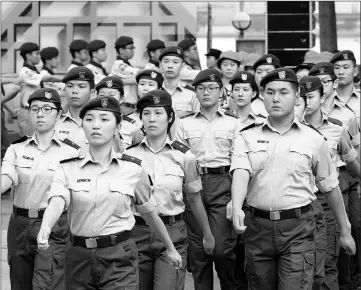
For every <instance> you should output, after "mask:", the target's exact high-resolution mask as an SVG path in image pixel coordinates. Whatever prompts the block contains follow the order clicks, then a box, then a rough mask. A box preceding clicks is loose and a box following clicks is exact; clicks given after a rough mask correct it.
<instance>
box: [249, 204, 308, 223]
mask: <svg viewBox="0 0 361 290" xmlns="http://www.w3.org/2000/svg"><path fill="white" fill-rule="evenodd" d="M310 210H311V204H308V205H305V206H302V207H299V208H292V209H286V210H276V211H265V210H260V209H257V208H255V207H252V206H250V207H249V211H250V212H251V213H252V214H253V215H254V216H256V217H261V218H264V219H270V220H272V221H278V220H286V219H294V218H298V217H300V216H301V214H304V213H306V212H309V211H310Z"/></svg>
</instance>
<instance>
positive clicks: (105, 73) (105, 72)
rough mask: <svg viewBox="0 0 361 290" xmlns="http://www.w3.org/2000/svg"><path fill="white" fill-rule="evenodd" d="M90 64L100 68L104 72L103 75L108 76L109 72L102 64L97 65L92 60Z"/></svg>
mask: <svg viewBox="0 0 361 290" xmlns="http://www.w3.org/2000/svg"><path fill="white" fill-rule="evenodd" d="M89 63H90V64H92V65H93V66H96V67H97V68H100V69H101V70H102V72H103V74H104V75H106V76H108V73H107V71H106V70H105V68H104V67H103V66H102V65H101V64H100V63H97V62H95V61H94V60H91V61H90V62H89Z"/></svg>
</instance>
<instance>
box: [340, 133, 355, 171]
mask: <svg viewBox="0 0 361 290" xmlns="http://www.w3.org/2000/svg"><path fill="white" fill-rule="evenodd" d="M338 151H339V154H340V156H341V160H342V161H343V162H345V163H346V164H349V163H350V162H352V161H354V160H355V159H356V158H357V151H356V150H355V148H353V147H352V144H351V140H350V136H349V134H348V132H347V131H346V129H345V128H344V127H343V128H342V132H341V135H340V142H339V148H338Z"/></svg>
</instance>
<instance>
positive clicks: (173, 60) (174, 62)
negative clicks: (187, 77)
mask: <svg viewBox="0 0 361 290" xmlns="http://www.w3.org/2000/svg"><path fill="white" fill-rule="evenodd" d="M182 66H183V60H182V59H181V58H180V57H178V56H174V55H166V56H164V57H163V58H162V61H161V62H160V69H161V72H162V73H163V75H164V77H165V78H168V79H175V78H177V77H178V76H179V74H180V72H181V69H182Z"/></svg>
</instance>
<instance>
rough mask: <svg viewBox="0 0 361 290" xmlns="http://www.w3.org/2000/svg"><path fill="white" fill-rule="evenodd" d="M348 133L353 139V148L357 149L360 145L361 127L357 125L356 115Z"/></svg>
mask: <svg viewBox="0 0 361 290" xmlns="http://www.w3.org/2000/svg"><path fill="white" fill-rule="evenodd" d="M348 131H349V132H350V135H351V137H352V139H351V144H352V146H353V147H357V146H359V145H360V127H359V125H358V124H357V119H356V115H354V116H353V118H352V119H351V120H350V126H349V127H348Z"/></svg>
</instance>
